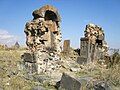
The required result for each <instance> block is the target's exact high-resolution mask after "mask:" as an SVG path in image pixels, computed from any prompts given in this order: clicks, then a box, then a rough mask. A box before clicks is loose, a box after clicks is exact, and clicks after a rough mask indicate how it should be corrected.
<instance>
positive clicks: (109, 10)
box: [0, 0, 120, 48]
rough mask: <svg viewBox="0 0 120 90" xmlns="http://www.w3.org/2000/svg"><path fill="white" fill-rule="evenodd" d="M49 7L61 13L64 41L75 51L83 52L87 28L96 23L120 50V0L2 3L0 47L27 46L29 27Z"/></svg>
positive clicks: (8, 0) (13, 0)
mask: <svg viewBox="0 0 120 90" xmlns="http://www.w3.org/2000/svg"><path fill="white" fill-rule="evenodd" d="M46 4H50V5H53V6H54V7H56V8H57V9H58V11H59V14H60V16H61V18H62V22H61V31H62V37H63V40H65V39H70V40H71V46H72V47H75V48H79V46H80V44H79V43H80V37H82V36H83V33H84V29H85V26H86V24H88V23H94V24H97V25H99V26H101V27H103V29H104V31H105V36H106V41H107V42H108V45H109V46H110V47H113V48H120V0H0V43H7V44H10V43H13V42H15V41H19V42H20V44H25V34H24V27H25V23H26V22H27V21H30V20H32V19H33V17H32V12H33V10H35V9H39V8H40V7H42V6H44V5H46Z"/></svg>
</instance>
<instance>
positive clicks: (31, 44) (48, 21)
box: [23, 5, 62, 73]
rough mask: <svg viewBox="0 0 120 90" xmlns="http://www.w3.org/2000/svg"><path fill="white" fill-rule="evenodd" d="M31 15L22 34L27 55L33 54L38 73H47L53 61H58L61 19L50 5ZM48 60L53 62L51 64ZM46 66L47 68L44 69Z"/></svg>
mask: <svg viewBox="0 0 120 90" xmlns="http://www.w3.org/2000/svg"><path fill="white" fill-rule="evenodd" d="M32 15H33V17H34V18H33V20H31V21H30V22H27V23H26V25H25V30H24V32H25V34H26V44H27V47H28V48H29V53H34V57H35V58H34V59H35V60H34V61H35V62H34V65H36V67H37V72H38V73H40V72H45V71H47V70H46V69H50V68H51V67H50V66H51V65H52V64H53V63H54V62H55V61H57V60H60V57H59V54H60V52H61V39H62V36H61V30H60V22H61V18H60V15H59V14H58V11H57V9H56V8H54V7H53V6H50V5H46V6H43V7H42V8H40V9H37V10H35V11H33V13H32ZM23 60H24V59H23ZM49 60H53V62H52V64H51V62H49ZM25 63H27V64H28V63H29V62H27V61H25ZM31 64H33V63H31ZM48 64H49V68H46V67H47V65H48ZM52 67H53V66H52ZM27 68H29V67H27Z"/></svg>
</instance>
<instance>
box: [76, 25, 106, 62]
mask: <svg viewBox="0 0 120 90" xmlns="http://www.w3.org/2000/svg"><path fill="white" fill-rule="evenodd" d="M84 32H85V33H84V37H83V38H81V46H80V58H81V59H80V58H78V60H82V61H83V63H89V62H93V61H95V60H99V61H100V60H101V61H103V59H104V56H106V55H107V51H108V45H107V43H106V41H105V34H104V31H103V29H102V28H101V27H100V26H98V25H94V24H88V25H86V29H85V31H84ZM84 61H85V62H84Z"/></svg>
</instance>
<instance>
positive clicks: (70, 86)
mask: <svg viewBox="0 0 120 90" xmlns="http://www.w3.org/2000/svg"><path fill="white" fill-rule="evenodd" d="M80 88H81V83H80V82H79V81H78V80H76V79H75V78H73V77H71V76H69V75H67V74H65V73H63V75H62V78H61V81H60V87H59V90H64V89H65V90H80Z"/></svg>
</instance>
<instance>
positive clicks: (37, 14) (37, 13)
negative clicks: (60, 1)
mask: <svg viewBox="0 0 120 90" xmlns="http://www.w3.org/2000/svg"><path fill="white" fill-rule="evenodd" d="M47 11H51V12H54V13H51V15H52V14H54V15H56V21H58V22H60V21H61V18H60V15H59V14H58V10H57V9H56V8H55V7H53V6H51V5H45V6H43V7H42V8H40V9H37V10H35V11H33V13H32V15H33V17H34V19H36V18H40V17H41V18H45V13H46V12H47Z"/></svg>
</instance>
